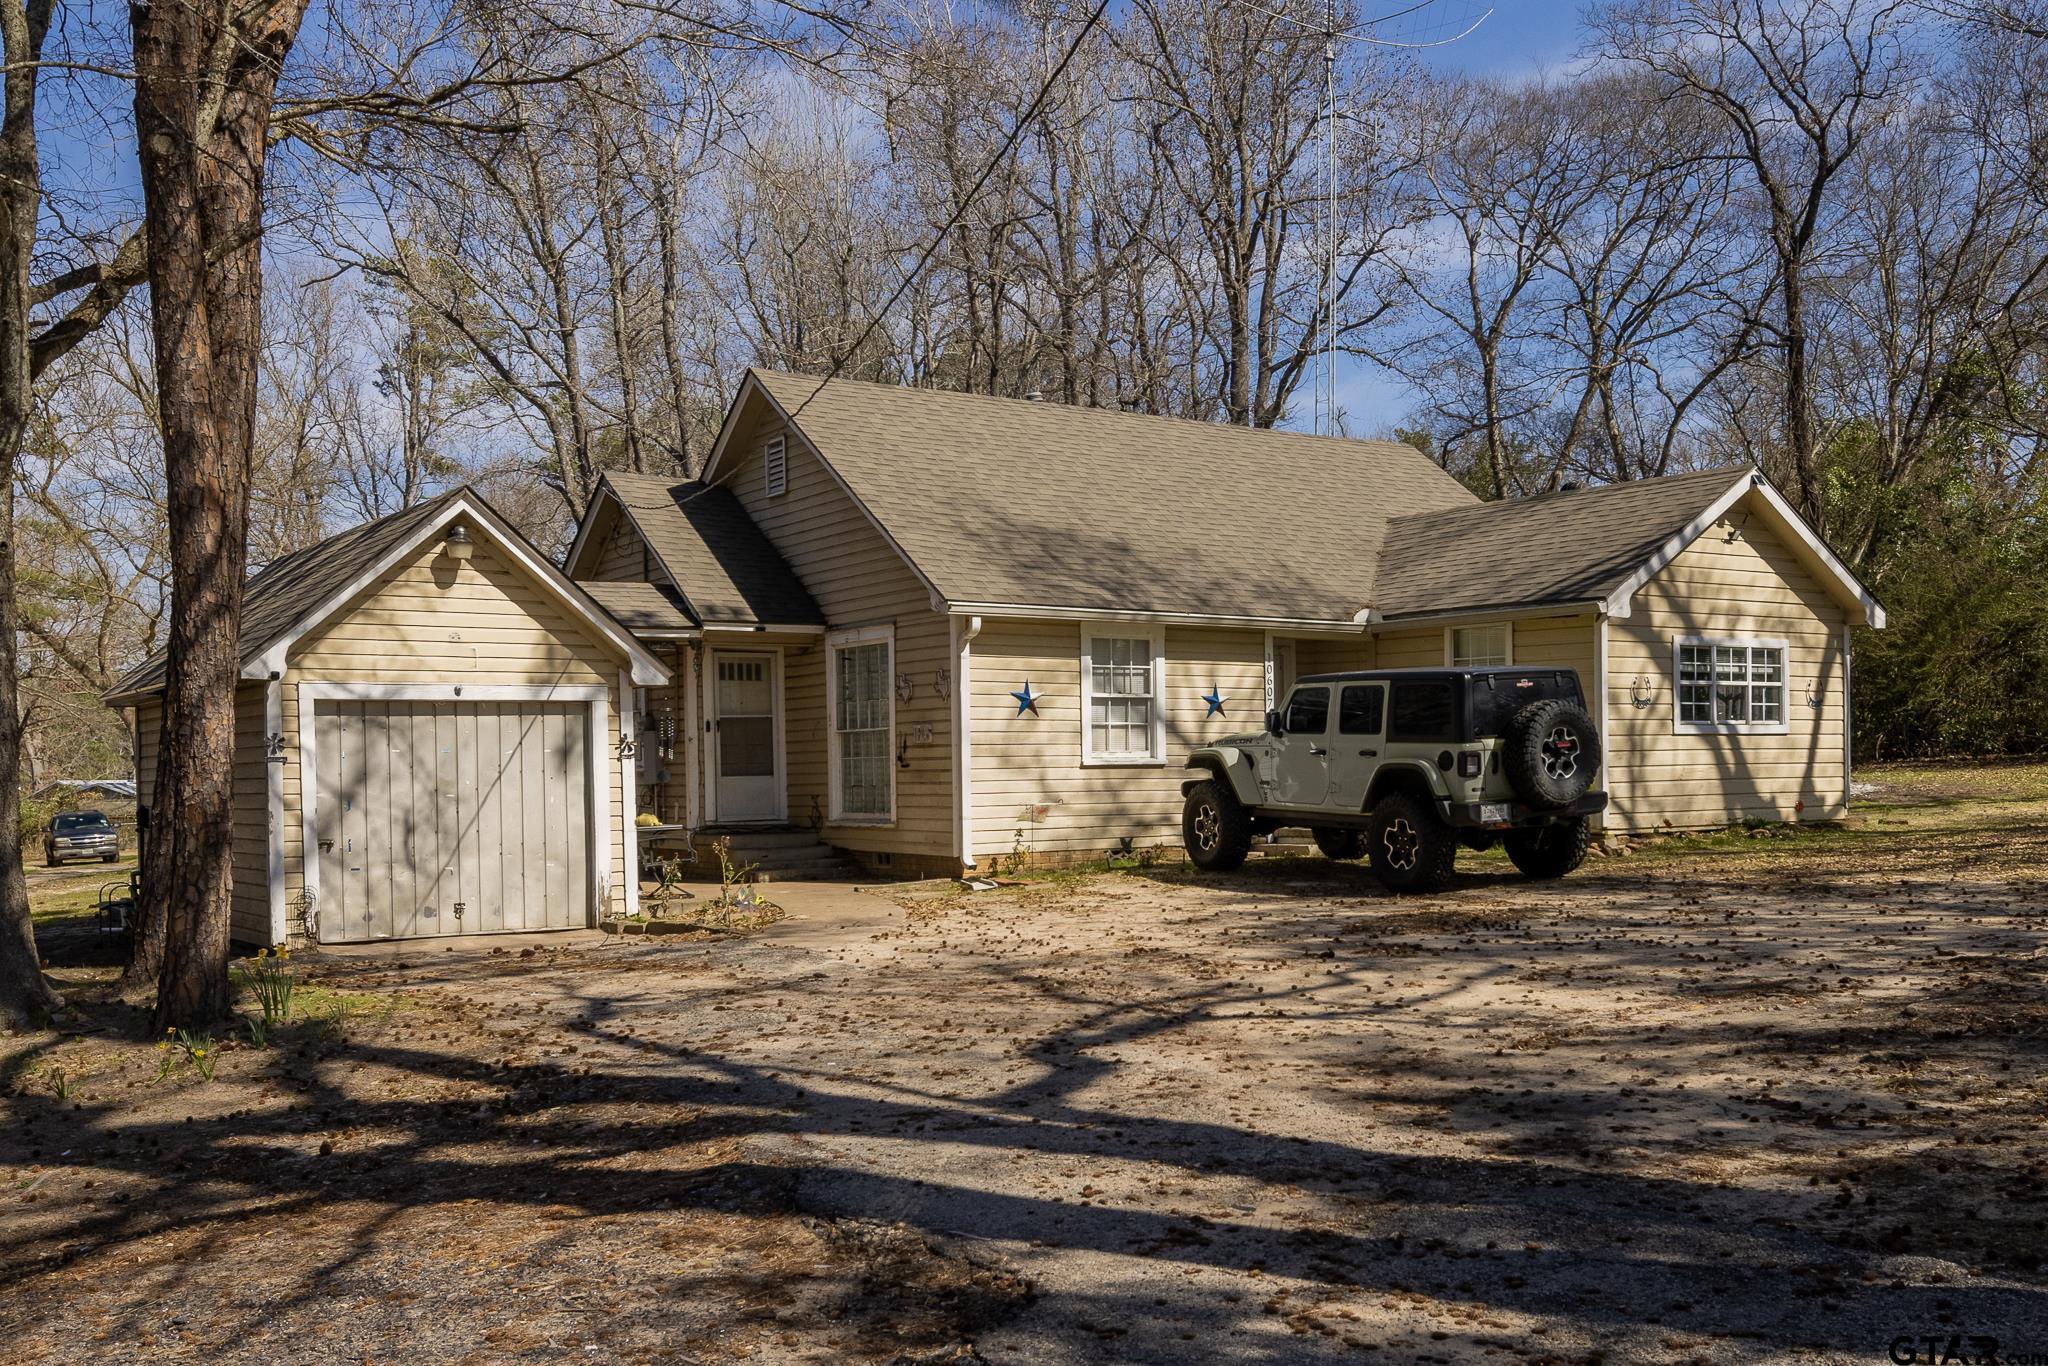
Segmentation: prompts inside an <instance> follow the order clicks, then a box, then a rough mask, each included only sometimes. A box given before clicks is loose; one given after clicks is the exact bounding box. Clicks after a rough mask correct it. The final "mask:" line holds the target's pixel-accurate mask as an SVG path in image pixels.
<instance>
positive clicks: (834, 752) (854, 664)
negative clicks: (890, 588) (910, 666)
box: [829, 627, 896, 822]
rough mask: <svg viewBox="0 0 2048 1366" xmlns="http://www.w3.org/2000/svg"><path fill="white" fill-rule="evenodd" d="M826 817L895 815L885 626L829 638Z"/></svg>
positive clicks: (889, 646)
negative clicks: (829, 797)
mask: <svg viewBox="0 0 2048 1366" xmlns="http://www.w3.org/2000/svg"><path fill="white" fill-rule="evenodd" d="M829 648H830V652H831V689H832V748H831V760H832V763H831V768H832V773H831V782H832V819H834V820H835V821H855V822H862V821H866V822H880V821H888V820H891V819H893V818H894V816H895V814H896V807H895V791H894V778H895V772H894V769H893V768H892V764H893V762H894V760H893V758H892V756H891V754H890V740H891V736H892V734H893V732H894V730H895V726H896V693H895V687H894V682H893V675H894V670H895V658H894V656H895V643H894V640H893V637H892V633H891V632H890V631H889V630H888V628H887V627H882V628H878V629H868V630H862V631H849V632H846V633H844V634H842V635H838V636H835V637H834V638H833V639H832V640H831V642H830V643H829Z"/></svg>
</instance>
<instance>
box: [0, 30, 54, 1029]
mask: <svg viewBox="0 0 2048 1366" xmlns="http://www.w3.org/2000/svg"><path fill="white" fill-rule="evenodd" d="M50 4H51V0H31V3H29V4H27V5H25V6H24V5H21V4H19V3H16V2H15V0H6V2H5V3H4V4H0V29H4V35H0V36H4V38H5V50H6V58H7V75H6V96H5V113H4V121H0V1028H7V1029H26V1028H29V1027H31V1026H33V1025H35V1024H37V1023H38V1022H39V1021H40V1020H41V1019H42V1017H44V1016H46V1015H48V1014H49V1013H50V1012H51V1011H53V1010H55V1009H56V1008H57V1007H58V1006H60V1005H62V1004H63V1001H62V1000H61V998H59V997H58V995H57V993H56V992H55V991H54V990H52V989H51V986H50V983H49V981H48V979H47V978H45V977H44V976H43V971H42V964H41V962H40V961H39V960H38V959H37V957H36V936H35V929H34V926H33V924H32V923H31V921H30V919H29V909H28V881H27V879H26V878H25V877H24V876H23V873H22V866H21V864H22V846H21V841H20V840H19V839H17V838H16V833H17V832H18V831H19V830H20V828H21V785H20V782H19V776H20V771H21V698H20V696H19V692H18V688H17V685H16V661H15V647H16V640H17V637H18V632H19V624H20V623H19V610H18V606H17V601H16V597H15V585H14V470H15V464H16V462H17V461H18V460H19V459H20V458H21V445H22V439H23V437H24V436H25V435H26V434H27V431H28V421H29V412H30V407H31V405H32V403H33V401H34V394H33V382H34V377H33V375H32V374H31V370H30V357H29V331H28V308H29V292H28V291H29V283H28V272H29V263H30V261H31V259H32V258H33V257H34V255H35V243H36V219H37V214H38V212H39V210H40V207H41V202H42V168H41V164H40V159H39V156H38V153H37V147H36V127H35V112H36V77H37V75H38V74H39V73H38V70H37V67H36V62H37V61H38V59H39V58H40V57H41V55H42V49H43V40H44V38H45V37H46V36H47V34H48V32H49V27H50Z"/></svg>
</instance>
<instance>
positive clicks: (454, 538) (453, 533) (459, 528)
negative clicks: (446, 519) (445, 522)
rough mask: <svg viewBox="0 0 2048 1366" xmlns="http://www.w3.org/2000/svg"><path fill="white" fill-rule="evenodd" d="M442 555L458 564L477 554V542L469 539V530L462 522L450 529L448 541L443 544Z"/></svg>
mask: <svg viewBox="0 0 2048 1366" xmlns="http://www.w3.org/2000/svg"><path fill="white" fill-rule="evenodd" d="M441 553H442V554H444V555H446V556H447V557H448V558H449V559H451V560H455V561H458V562H459V561H462V560H466V559H468V558H469V557H470V556H472V555H474V554H476V542H475V541H472V540H470V539H469V528H468V527H466V526H463V525H462V524H461V523H460V522H457V523H456V524H455V525H454V526H452V527H449V528H448V537H447V539H446V540H444V541H442V542H441Z"/></svg>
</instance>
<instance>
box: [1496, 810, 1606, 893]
mask: <svg viewBox="0 0 2048 1366" xmlns="http://www.w3.org/2000/svg"><path fill="white" fill-rule="evenodd" d="M1501 842H1502V843H1503V844H1505V845H1506V846H1507V850H1508V861H1509V862H1511V863H1513V864H1514V865H1515V867H1517V868H1519V869H1521V870H1522V872H1523V874H1524V875H1525V876H1528V877H1532V878H1535V879H1537V880H1538V881H1543V882H1548V881H1552V880H1554V879H1556V878H1561V877H1563V876H1564V875H1565V874H1566V873H1569V872H1571V871H1572V870H1573V869H1575V868H1577V867H1578V866H1579V865H1580V864H1582V863H1584V862H1585V861H1586V850H1587V849H1588V848H1590V847H1591V846H1592V843H1593V827H1592V825H1591V824H1590V823H1588V822H1587V820H1586V818H1585V817H1584V816H1579V817H1577V818H1575V819H1573V820H1568V821H1559V822H1557V823H1556V824H1554V825H1540V826H1538V827H1536V828H1535V829H1534V830H1511V831H1509V832H1508V833H1507V835H1506V837H1505V838H1504V839H1503V840H1502V841H1501Z"/></svg>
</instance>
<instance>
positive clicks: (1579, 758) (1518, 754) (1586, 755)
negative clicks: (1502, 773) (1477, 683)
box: [1501, 697, 1600, 808]
mask: <svg viewBox="0 0 2048 1366" xmlns="http://www.w3.org/2000/svg"><path fill="white" fill-rule="evenodd" d="M1501 741H1502V744H1501V759H1502V762H1503V763H1504V764H1505V765H1506V767H1507V774H1508V783H1509V785H1510V786H1512V787H1513V788H1514V789H1515V795H1516V796H1518V797H1520V798H1521V799H1522V800H1523V801H1524V802H1527V803H1528V804H1529V805H1530V806H1536V807H1545V808H1549V807H1559V806H1570V805H1571V804H1572V803H1573V802H1575V801H1577V800H1578V799H1579V798H1581V797H1583V796H1585V795H1586V790H1587V789H1588V788H1590V787H1592V785H1593V779H1594V777H1595V776H1596V775H1597V774H1598V773H1599V772H1600V733H1599V732H1598V731H1596V730H1594V729H1593V718H1592V717H1590V716H1588V715H1587V714H1586V709H1585V708H1584V707H1582V706H1580V705H1579V704H1578V703H1576V702H1573V701H1571V700H1570V699H1568V698H1563V697H1552V698H1546V699H1545V700H1543V701H1541V702H1531V703H1530V704H1529V705H1528V706H1526V707H1524V708H1522V709H1521V710H1520V711H1518V712H1516V713H1515V714H1514V716H1513V717H1512V718H1511V719H1510V720H1509V721H1508V724H1507V729H1506V731H1505V732H1503V734H1502V736H1501Z"/></svg>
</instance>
